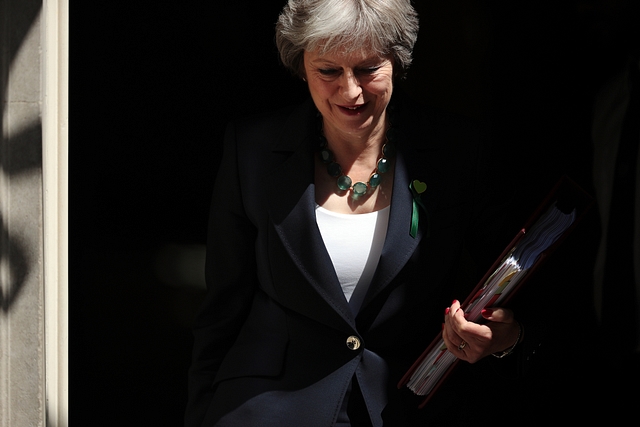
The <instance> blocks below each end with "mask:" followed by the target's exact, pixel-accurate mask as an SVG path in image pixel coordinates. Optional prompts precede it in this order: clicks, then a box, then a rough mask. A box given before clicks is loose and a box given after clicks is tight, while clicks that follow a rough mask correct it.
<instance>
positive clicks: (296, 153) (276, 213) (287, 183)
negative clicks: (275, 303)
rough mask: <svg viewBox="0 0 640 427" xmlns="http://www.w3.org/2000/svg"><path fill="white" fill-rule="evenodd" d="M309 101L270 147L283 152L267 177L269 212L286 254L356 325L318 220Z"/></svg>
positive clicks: (311, 114)
mask: <svg viewBox="0 0 640 427" xmlns="http://www.w3.org/2000/svg"><path fill="white" fill-rule="evenodd" d="M308 104H310V105H307V106H305V108H301V109H298V110H296V112H295V113H294V114H292V115H291V116H290V118H289V120H288V123H286V124H285V126H284V129H286V132H287V133H286V134H284V135H283V137H282V138H281V139H280V141H278V142H277V143H276V144H275V145H274V147H273V149H272V155H273V156H276V157H281V156H282V157H281V158H280V160H279V161H277V162H275V163H274V164H276V165H277V166H276V168H275V170H274V171H273V173H272V174H271V175H270V176H269V178H268V180H269V182H268V186H267V188H268V189H269V190H268V191H269V198H268V199H269V207H268V209H269V215H270V218H271V221H272V222H273V224H274V227H275V230H276V232H277V234H278V236H279V238H280V240H281V241H282V243H283V245H284V247H285V248H286V251H287V253H288V255H289V256H290V257H291V259H292V261H293V262H294V263H295V265H296V266H297V268H298V269H299V270H300V272H301V273H302V274H303V276H304V277H305V278H306V280H307V281H308V282H309V283H310V284H311V286H312V287H313V288H314V289H315V291H316V292H317V294H318V295H319V296H320V297H321V298H322V299H323V300H324V301H326V302H327V303H328V304H329V305H330V306H331V307H332V308H333V310H334V311H335V312H337V313H338V314H340V316H341V317H342V318H343V319H344V320H345V321H346V322H347V323H349V324H351V325H353V324H354V318H353V315H352V314H351V311H350V309H349V305H348V303H347V300H346V299H345V297H344V294H343V292H342V289H341V287H340V283H339V281H338V277H337V275H336V273H335V269H334V268H333V263H332V262H331V258H330V257H329V254H328V252H327V250H326V247H325V245H324V242H323V240H322V236H321V234H320V230H319V229H318V226H317V224H316V218H315V208H316V203H315V187H314V184H313V180H314V155H315V152H314V148H315V147H314V141H313V138H314V137H315V109H314V108H313V106H312V104H311V103H310V102H309V103H308ZM282 159H284V161H282ZM283 286H285V287H287V286H299V284H293V283H288V284H284V285H283ZM285 292H286V290H285ZM308 309H309V310H311V311H315V310H317V309H319V308H318V307H316V308H313V307H308ZM321 312H323V311H322V309H319V313H321Z"/></svg>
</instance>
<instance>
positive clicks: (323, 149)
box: [318, 113, 395, 199]
mask: <svg viewBox="0 0 640 427" xmlns="http://www.w3.org/2000/svg"><path fill="white" fill-rule="evenodd" d="M318 116H319V118H320V120H319V123H320V124H319V135H318V140H319V150H320V160H322V163H324V164H326V165H327V172H328V173H329V176H331V177H333V178H336V184H337V186H338V189H339V190H340V191H347V190H351V191H352V194H351V197H352V198H353V199H358V198H360V197H362V196H364V195H365V194H367V192H368V191H369V189H374V188H376V187H377V186H378V185H380V182H381V181H382V176H381V174H383V173H385V172H387V171H389V169H390V168H391V162H390V161H389V158H390V157H392V156H393V155H394V154H395V145H394V143H393V139H394V132H393V128H392V127H391V126H389V128H388V129H387V133H386V135H385V137H386V140H385V143H384V144H382V150H381V155H380V158H379V159H378V162H377V163H376V168H375V169H374V170H373V172H371V175H369V180H368V181H367V182H361V181H358V182H356V183H355V184H354V183H353V181H352V180H351V178H350V177H349V176H348V175H345V174H344V173H342V166H340V165H339V164H338V162H336V160H335V156H334V154H333V152H332V151H331V150H330V149H329V144H328V142H327V138H325V136H324V132H323V130H322V116H321V115H320V113H318Z"/></svg>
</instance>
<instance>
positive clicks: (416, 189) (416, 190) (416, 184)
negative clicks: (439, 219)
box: [409, 179, 429, 239]
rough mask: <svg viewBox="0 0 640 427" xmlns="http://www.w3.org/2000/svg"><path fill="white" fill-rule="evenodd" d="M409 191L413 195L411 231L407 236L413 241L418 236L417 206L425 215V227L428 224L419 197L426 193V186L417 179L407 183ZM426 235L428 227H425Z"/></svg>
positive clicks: (418, 215)
mask: <svg viewBox="0 0 640 427" xmlns="http://www.w3.org/2000/svg"><path fill="white" fill-rule="evenodd" d="M409 189H410V190H411V193H412V194H413V211H412V213H411V230H410V231H409V234H410V235H411V237H413V238H414V239H415V238H416V236H417V234H418V221H419V220H420V212H419V210H418V206H420V207H421V208H422V209H424V212H425V214H427V226H428V222H429V216H428V213H427V208H426V207H425V206H424V204H423V203H422V197H421V196H422V193H424V192H425V191H427V184H425V183H424V182H422V181H418V180H417V179H414V180H413V181H411V182H410V183H409ZM427 235H428V227H427Z"/></svg>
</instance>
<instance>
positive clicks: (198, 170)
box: [69, 0, 628, 426]
mask: <svg viewBox="0 0 640 427" xmlns="http://www.w3.org/2000/svg"><path fill="white" fill-rule="evenodd" d="M627 3H628V2H625V1H569V0H537V1H528V2H520V1H515V2H514V1H502V0H496V1H490V0H486V1H480V0H477V1H474V0H446V1H445V0H433V1H418V2H416V8H417V9H418V11H419V13H420V16H421V33H420V37H419V41H418V44H417V46H416V52H415V56H416V59H415V63H414V67H413V68H412V69H411V70H410V73H409V77H408V80H407V82H406V83H403V86H406V88H408V89H409V90H410V92H411V94H412V95H414V96H416V97H417V98H420V99H421V100H423V101H425V102H428V103H431V104H434V105H436V106H438V107H440V108H444V109H447V110H451V111H454V112H457V113H460V114H464V115H466V116H469V117H471V118H473V119H476V120H479V121H480V122H482V123H484V124H485V125H486V127H487V129H488V134H489V135H490V136H491V138H492V140H493V141H494V143H495V144H496V147H498V148H501V149H502V151H501V153H502V154H501V156H504V157H503V159H504V160H503V163H502V164H503V171H501V172H503V174H504V177H505V180H510V181H513V182H516V183H518V188H519V189H520V196H519V203H518V205H517V206H514V209H513V211H514V212H513V218H514V223H520V222H522V221H524V219H525V218H526V216H527V214H528V213H529V211H530V210H531V209H532V207H533V206H535V205H537V204H538V203H539V202H540V200H541V199H542V196H543V195H544V194H546V192H547V191H548V190H549V189H550V188H551V186H552V184H553V183H554V182H555V181H556V180H557V179H558V178H559V177H560V176H561V175H562V174H563V173H568V174H569V175H570V176H572V177H573V178H574V179H575V180H576V181H578V183H579V184H581V185H583V186H584V187H585V188H589V187H590V185H591V183H590V178H589V167H590V156H591V152H590V141H589V126H590V123H589V120H590V109H591V104H592V101H593V96H594V94H595V93H596V91H597V89H598V88H599V87H600V85H601V84H602V83H603V82H604V81H605V79H606V78H607V77H608V76H609V75H611V74H612V73H613V72H614V71H615V70H616V69H617V67H618V66H619V64H620V63H621V60H622V59H624V51H625V48H626V44H627V41H626V40H627V39H626V37H627V35H626V33H625V32H624V31H623V30H624V28H625V24H626V22H627V21H626V19H627V18H628V15H627V14H625V13H620V10H621V8H624V7H625V6H626V5H627ZM283 4H284V1H283V0H279V1H266V0H261V1H256V2H251V4H250V5H248V4H247V2H238V1H228V2H227V1H224V2H215V3H212V2H201V1H192V0H187V1H182V2H168V1H159V2H158V1H156V2H150V1H141V0H133V1H129V2H123V1H108V2H107V1H99V0H95V1H92V2H76V3H74V4H73V5H72V6H71V12H70V13H71V17H70V18H71V20H70V22H71V24H70V26H71V28H70V33H71V39H70V56H71V68H70V91H71V93H70V109H71V111H70V128H69V130H70V197H69V203H70V212H69V217H70V254H69V260H70V265H69V268H70V323H71V326H70V408H71V409H70V410H71V415H70V418H71V420H72V422H73V423H74V425H78V426H88V425H91V426H99V425H109V426H112V425H135V426H147V425H154V426H177V425H180V424H181V419H182V413H183V410H184V405H185V402H186V371H187V369H188V366H189V358H190V349H191V334H190V330H189V328H190V325H191V321H192V318H193V314H194V312H195V310H196V309H197V306H198V303H199V300H200V299H201V297H202V294H203V290H202V288H200V287H197V286H193V285H190V283H191V282H188V281H184V280H179V279H174V278H173V276H169V275H168V274H166V273H165V274H159V273H158V268H157V264H158V262H159V261H158V260H159V257H160V255H161V254H163V253H166V249H167V248H182V249H183V250H198V249H199V248H201V247H202V245H203V244H204V241H205V234H206V219H207V214H208V210H209V197H210V192H211V189H212V185H213V179H214V176H215V172H216V168H217V164H218V161H219V159H220V156H221V151H220V148H221V139H222V134H223V131H224V125H225V123H226V122H228V121H229V120H231V119H232V118H234V117H237V116H240V115H245V114H249V113H252V112H258V111H264V110H269V109H274V108H277V107H278V106H281V105H285V104H289V103H291V102H297V101H298V100H300V99H302V98H303V97H304V96H305V90H306V89H305V88H304V86H303V85H302V84H301V83H300V82H298V81H296V80H295V79H294V78H293V77H291V76H290V75H289V73H288V72H287V71H285V70H284V69H283V68H282V67H281V66H280V65H279V63H278V58H277V52H276V49H275V46H274V43H273V26H274V22H275V21H276V18H277V15H278V13H279V11H280V9H281V7H282V5H283ZM198 260H199V258H194V262H195V263H196V267H195V268H196V269H197V270H199V269H200V268H201V267H200V266H199V265H198V264H197V261H198ZM170 261H171V260H170ZM160 262H166V260H165V261H163V260H162V259H161V260H160ZM169 264H171V263H169ZM195 274H196V275H197V274H200V273H199V272H196V273H195Z"/></svg>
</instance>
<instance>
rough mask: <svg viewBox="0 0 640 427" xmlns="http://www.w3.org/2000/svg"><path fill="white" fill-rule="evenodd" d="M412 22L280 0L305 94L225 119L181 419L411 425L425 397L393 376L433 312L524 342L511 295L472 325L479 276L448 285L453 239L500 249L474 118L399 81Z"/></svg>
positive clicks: (456, 345) (430, 332)
mask: <svg viewBox="0 0 640 427" xmlns="http://www.w3.org/2000/svg"><path fill="white" fill-rule="evenodd" d="M417 32H418V19H417V15H416V13H415V11H414V9H413V8H412V6H411V4H410V1H409V0H349V1H345V0H290V1H289V2H288V4H287V5H286V6H285V7H284V9H283V11H282V13H281V15H280V17H279V21H278V24H277V27H276V42H277V45H278V48H279V51H280V55H281V59H282V61H283V63H284V65H285V66H286V67H288V68H289V69H290V70H291V71H292V72H294V73H295V74H297V75H299V76H300V78H302V79H304V80H305V81H306V82H307V84H308V88H309V93H310V95H311V100H309V101H307V102H305V103H303V104H302V105H300V106H296V107H291V108H288V109H285V110H283V111H278V112H275V113H273V112H272V113H269V114H266V115H263V116H259V117H253V118H250V119H246V120H240V121H237V122H235V123H232V124H231V125H230V126H229V127H228V129H227V133H226V136H225V146H224V158H223V161H222V164H221V167H220V170H219V174H218V179H217V183H216V186H215V190H214V195H213V200H212V208H211V215H210V223H209V224H210V227H209V241H208V253H207V264H206V276H207V283H208V294H207V298H206V301H205V302H204V305H203V308H202V310H201V312H200V313H199V315H198V318H197V325H196V328H195V330H194V334H195V346H194V360H193V366H192V369H191V373H190V399H189V406H188V410H187V416H186V421H187V425H189V426H213V425H219V426H261V427H264V426H278V427H283V426H310V427H311V426H323V427H324V426H332V425H337V426H349V425H351V426H367V425H368V426H381V425H382V424H383V422H384V424H385V425H403V426H408V425H412V424H411V423H413V422H418V421H417V420H418V419H419V418H420V417H427V419H428V417H429V413H430V411H428V410H426V411H417V410H416V405H417V402H418V401H417V400H416V399H415V398H414V396H413V395H412V394H411V393H410V392H408V391H407V390H397V387H396V384H397V382H398V380H399V379H400V377H401V376H402V375H403V374H404V372H405V371H406V370H407V369H408V368H409V366H410V365H411V363H412V362H413V361H414V360H415V359H416V358H417V357H418V356H419V355H420V353H421V352H422V351H423V350H424V348H425V347H426V346H427V345H428V344H429V342H430V341H431V340H432V339H433V337H434V336H435V335H436V334H437V333H438V332H439V331H440V329H439V328H440V325H441V324H442V327H443V329H444V337H445V340H446V343H447V345H448V346H449V348H450V349H451V350H452V351H453V352H454V354H455V355H456V356H458V357H459V358H461V359H463V360H466V361H469V362H476V361H478V360H480V359H483V358H485V357H486V356H487V355H490V354H492V353H497V352H502V351H503V350H512V349H513V348H514V346H515V345H516V344H517V342H518V340H519V337H521V330H520V328H519V325H518V323H517V322H516V321H515V320H514V319H513V315H512V314H511V312H510V311H507V310H501V309H497V310H495V311H494V313H493V315H492V316H490V317H489V319H488V320H489V322H488V323H487V324H486V325H482V326H481V325H477V324H472V323H469V322H467V321H466V320H465V319H464V313H463V312H462V311H461V310H458V308H459V303H458V302H456V301H454V302H453V304H451V301H452V300H453V298H456V297H458V298H463V296H460V295H465V294H463V293H466V292H468V291H469V290H470V288H472V287H473V285H474V284H475V281H474V280H477V278H474V279H473V280H467V281H465V282H464V283H463V285H461V286H458V285H456V284H455V283H456V276H459V274H457V272H458V271H459V270H457V269H456V267H457V265H458V261H459V259H460V257H461V254H462V251H463V244H464V245H468V247H469V248H470V249H471V250H472V252H471V253H485V254H488V255H489V257H493V256H495V255H496V253H497V252H496V251H490V250H489V251H488V250H487V246H486V245H487V244H489V243H487V242H488V239H486V236H487V235H491V233H490V231H491V230H492V228H491V227H492V226H491V225H487V224H489V223H492V222H495V221H493V220H495V218H496V217H495V216H494V215H493V213H491V212H489V211H488V210H487V209H485V208H483V204H486V201H487V200H488V199H487V197H486V196H487V194H486V193H485V192H484V191H483V190H484V188H483V186H482V185H481V182H482V180H481V176H480V174H479V172H480V171H481V170H482V168H483V166H485V165H483V164H482V163H481V158H482V150H481V148H482V146H481V145H480V144H479V143H478V138H477V134H476V132H475V130H474V128H473V127H471V126H469V125H467V124H466V123H465V122H463V121H460V120H458V119H455V118H453V117H449V116H446V115H442V114H435V113H433V112H430V111H423V110H422V109H419V108H418V107H416V106H414V105H412V104H411V103H410V102H409V101H408V100H403V99H400V98H401V97H400V96H399V95H398V94H397V93H394V81H395V80H396V79H398V78H401V77H403V76H404V75H405V73H406V71H407V69H408V67H409V65H410V63H411V54H412V49H413V45H414V43H415V40H416V37H417ZM425 187H426V191H425ZM479 212H483V213H484V215H479V214H477V213H479ZM480 232H481V233H483V234H484V236H480V235H479V234H480ZM463 239H464V240H463ZM465 241H466V242H465ZM500 243H504V242H500ZM474 244H478V245H484V246H477V247H478V248H480V247H482V248H483V249H482V250H480V249H478V250H477V251H475V248H476V246H473V245H474ZM489 261H493V259H490V260H489ZM487 267H488V265H487V264H486V263H484V264H480V268H487ZM445 308H447V310H446V315H445V316H444V319H443V317H442V311H443V310H444V309H445Z"/></svg>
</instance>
